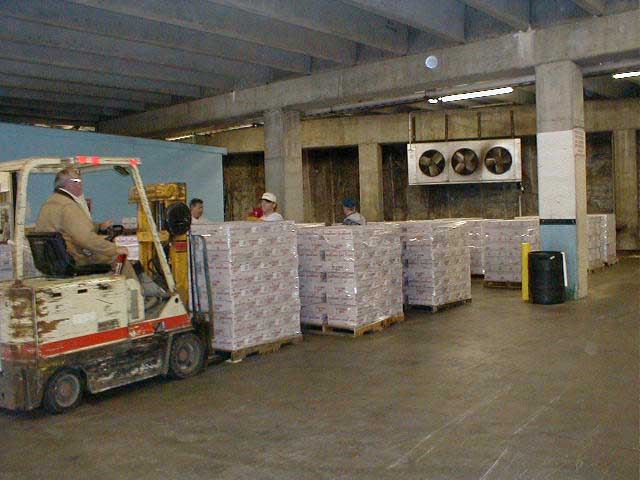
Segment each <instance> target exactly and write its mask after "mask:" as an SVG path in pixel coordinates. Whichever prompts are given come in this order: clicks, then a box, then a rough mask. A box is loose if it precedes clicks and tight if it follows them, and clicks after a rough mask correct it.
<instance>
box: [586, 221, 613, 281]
mask: <svg viewBox="0 0 640 480" xmlns="http://www.w3.org/2000/svg"><path fill="white" fill-rule="evenodd" d="M587 232H588V239H589V269H591V270H595V269H597V268H600V267H602V266H604V264H605V263H606V264H609V265H611V264H613V263H615V262H616V216H615V215H614V214H612V213H606V214H589V215H587Z"/></svg>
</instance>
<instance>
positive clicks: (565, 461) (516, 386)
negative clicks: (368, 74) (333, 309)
mask: <svg viewBox="0 0 640 480" xmlns="http://www.w3.org/2000/svg"><path fill="white" fill-rule="evenodd" d="M639 273H640V259H638V258H635V259H626V260H624V261H621V262H620V264H618V265H617V266H615V267H613V268H610V269H607V270H605V271H601V272H597V273H596V274H593V275H591V276H590V280H591V286H590V296H589V298H588V299H586V300H584V301H580V302H573V303H570V304H565V305H560V306H554V307H543V306H533V305H529V304H525V303H522V302H521V301H520V300H519V293H518V292H513V291H503V290H488V289H483V288H482V287H481V286H480V285H474V290H473V295H474V300H473V303H472V304H471V305H468V306H464V307H460V308H457V309H454V310H450V311H447V312H442V313H439V314H436V315H430V314H426V313H411V314H410V315H408V321H407V322H405V323H404V324H400V325H398V326H395V327H393V328H391V329H389V330H387V331H385V332H382V333H377V334H375V335H371V336H366V337H363V338H358V339H350V338H335V337H311V338H309V339H308V341H305V342H304V343H303V344H301V345H299V346H294V347H290V348H286V349H283V350H282V351H281V352H279V353H276V354H272V355H267V356H263V357H252V358H250V359H247V360H245V361H244V362H242V363H239V364H233V365H232V364H223V365H218V366H211V367H209V368H208V369H207V370H206V371H205V372H204V373H203V374H201V375H199V376H198V377H196V378H193V379H189V380H186V381H182V382H170V381H165V380H154V381H149V382H144V383H142V384H138V385H136V386H132V387H127V388H124V389H119V390H117V391H113V392H108V393H106V394H102V395H98V396H95V397H92V398H89V399H88V400H87V402H85V404H84V405H82V406H81V407H80V408H79V409H78V410H77V411H75V412H72V413H70V414H68V415H64V416H47V415H44V414H42V413H36V414H28V415H25V414H20V415H19V414H11V413H8V412H1V411H0V478H2V479H3V480H4V479H13V478H16V479H17V478H19V479H21V480H24V479H29V478H39V479H42V478H65V479H69V478H91V479H102V478H118V479H124V478H136V479H139V478H150V479H156V478H169V479H178V478H179V479H195V478H211V479H214V478H215V479H243V478H251V479H263V478H272V479H300V478H310V479H323V478H327V479H328V478H345V479H347V478H348V479H351V478H403V479H406V478H411V479H414V478H415V479H480V480H490V479H491V480H496V479H509V480H512V479H519V478H520V479H562V480H569V479H605V478H610V479H637V478H638V472H639V466H638V458H639V454H640V450H639V447H638V425H639V418H638V359H639V355H638V326H639V322H638V320H639V315H640V314H639V305H638V297H639V294H640V275H639Z"/></svg>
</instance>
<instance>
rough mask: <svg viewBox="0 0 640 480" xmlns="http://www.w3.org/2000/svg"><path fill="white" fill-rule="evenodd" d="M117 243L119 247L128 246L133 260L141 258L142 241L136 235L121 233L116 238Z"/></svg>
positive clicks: (130, 257) (130, 258) (129, 257)
mask: <svg viewBox="0 0 640 480" xmlns="http://www.w3.org/2000/svg"><path fill="white" fill-rule="evenodd" d="M115 243H116V245H118V246H119V247H127V249H128V250H129V256H128V257H127V258H128V259H129V260H131V261H135V260H140V243H138V237H137V236H136V235H121V236H119V237H116V238H115Z"/></svg>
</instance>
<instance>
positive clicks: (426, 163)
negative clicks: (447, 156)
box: [418, 150, 445, 177]
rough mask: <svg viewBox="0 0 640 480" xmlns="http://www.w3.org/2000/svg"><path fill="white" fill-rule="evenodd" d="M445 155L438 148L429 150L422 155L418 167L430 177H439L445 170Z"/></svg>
mask: <svg viewBox="0 0 640 480" xmlns="http://www.w3.org/2000/svg"><path fill="white" fill-rule="evenodd" d="M444 165H445V161H444V155H442V153H440V152H439V151H438V150H427V151H426V152H424V153H423V154H422V155H420V160H418V167H419V168H420V171H421V172H422V173H424V174H425V175H426V176H428V177H437V176H438V175H440V174H441V173H442V171H443V170H444Z"/></svg>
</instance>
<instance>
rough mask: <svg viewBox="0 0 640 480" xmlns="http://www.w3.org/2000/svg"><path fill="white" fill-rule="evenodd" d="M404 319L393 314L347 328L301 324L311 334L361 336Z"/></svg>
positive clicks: (305, 331) (402, 316)
mask: <svg viewBox="0 0 640 480" xmlns="http://www.w3.org/2000/svg"><path fill="white" fill-rule="evenodd" d="M403 320H404V314H402V315H395V316H393V317H387V318H383V319H382V320H378V321H377V322H373V323H370V324H368V325H363V326H361V327H356V328H349V327H333V326H330V325H312V324H310V323H306V324H303V325H302V329H303V331H304V333H310V334H313V335H343V336H345V335H346V336H353V337H361V336H362V335H365V334H367V333H375V332H379V331H381V330H384V329H385V328H389V327H390V326H391V325H394V324H396V323H399V322H402V321H403Z"/></svg>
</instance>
